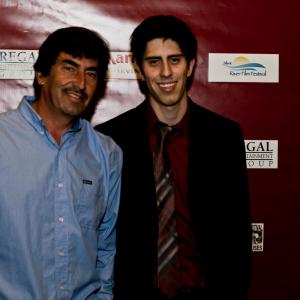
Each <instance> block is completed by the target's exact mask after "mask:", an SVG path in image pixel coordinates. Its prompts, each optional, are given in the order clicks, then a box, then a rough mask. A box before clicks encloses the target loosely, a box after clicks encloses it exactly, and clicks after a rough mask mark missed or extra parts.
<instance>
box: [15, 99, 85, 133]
mask: <svg viewBox="0 0 300 300" xmlns="http://www.w3.org/2000/svg"><path fill="white" fill-rule="evenodd" d="M35 101H37V100H36V98H35V97H34V96H24V97H23V99H22V101H21V102H20V104H19V106H18V110H19V112H20V113H21V115H22V116H23V117H24V118H25V119H26V120H27V122H28V123H30V124H31V125H32V126H33V127H34V128H35V129H36V130H37V131H39V132H44V130H45V128H46V127H45V124H44V122H43V119H42V118H41V117H40V116H39V114H38V113H37V112H36V111H35V110H34V109H33V108H32V104H33V103H34V102H35ZM81 128H82V119H80V118H78V119H76V120H75V122H74V124H73V127H72V128H71V129H70V130H69V131H70V132H74V131H79V130H80V129H81Z"/></svg>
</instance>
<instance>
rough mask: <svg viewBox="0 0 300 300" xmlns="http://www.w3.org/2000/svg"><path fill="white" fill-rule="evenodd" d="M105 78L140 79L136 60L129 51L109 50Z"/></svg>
mask: <svg viewBox="0 0 300 300" xmlns="http://www.w3.org/2000/svg"><path fill="white" fill-rule="evenodd" d="M106 77H107V79H134V80H136V79H140V74H139V71H138V68H137V65H136V62H135V60H134V58H133V56H132V53H131V52H125V51H123V52H110V62H109V65H108V72H107V76H106Z"/></svg>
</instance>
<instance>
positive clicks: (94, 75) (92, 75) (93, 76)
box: [86, 71, 97, 80]
mask: <svg viewBox="0 0 300 300" xmlns="http://www.w3.org/2000/svg"><path fill="white" fill-rule="evenodd" d="M86 74H87V76H88V77H89V78H91V79H94V80H95V79H97V73H96V72H95V71H88V72H86Z"/></svg>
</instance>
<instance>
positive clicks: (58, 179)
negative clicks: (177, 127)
mask: <svg viewBox="0 0 300 300" xmlns="http://www.w3.org/2000/svg"><path fill="white" fill-rule="evenodd" d="M108 61H109V50H108V47H107V45H106V43H105V41H104V40H103V39H102V38H101V37H100V36H99V35H98V34H96V33H95V32H93V31H90V30H88V29H85V28H81V27H69V28H63V29H59V30H57V31H55V32H54V33H52V34H51V35H50V36H49V37H48V38H47V39H46V40H45V41H44V43H43V44H42V45H41V48H40V50H39V57H38V59H37V61H36V63H35V65H34V69H35V81H34V88H35V97H29V96H26V97H24V98H23V100H22V102H21V103H20V105H19V107H18V108H17V109H16V110H13V111H10V112H7V113H3V114H1V115H0V140H1V144H0V178H1V180H0V298H1V299H6V300H10V299H14V300H32V299H47V300H50V299H57V300H58V299H61V300H63V299H64V300H65V299H72V300H73V299H74V300H82V299H99V300H111V299H112V298H113V296H112V287H113V264H114V255H115V222H116V218H117V212H118V206H119V193H120V177H121V164H122V152H121V150H120V148H119V147H118V146H117V145H116V144H115V143H114V142H113V141H112V139H110V138H109V137H106V136H104V135H102V134H100V133H98V132H96V131H95V130H94V129H93V128H92V126H91V125H90V123H88V122H87V121H85V120H83V119H82V118H81V117H80V116H81V115H82V114H83V113H84V112H85V111H86V109H87V108H88V107H89V105H90V104H91V103H92V102H94V101H96V98H97V97H98V94H99V92H100V91H101V89H102V88H103V87H104V76H105V73H106V70H107V66H108Z"/></svg>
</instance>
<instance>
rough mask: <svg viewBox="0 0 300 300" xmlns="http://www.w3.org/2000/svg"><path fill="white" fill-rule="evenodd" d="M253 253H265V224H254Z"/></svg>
mask: <svg viewBox="0 0 300 300" xmlns="http://www.w3.org/2000/svg"><path fill="white" fill-rule="evenodd" d="M251 226H252V251H253V252H262V251H264V223H252V224H251Z"/></svg>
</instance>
